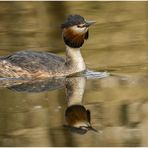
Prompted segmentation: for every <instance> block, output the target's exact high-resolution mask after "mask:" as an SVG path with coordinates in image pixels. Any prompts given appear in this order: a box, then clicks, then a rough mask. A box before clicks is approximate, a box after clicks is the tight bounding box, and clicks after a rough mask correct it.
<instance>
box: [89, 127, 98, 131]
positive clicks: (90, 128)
mask: <svg viewBox="0 0 148 148" xmlns="http://www.w3.org/2000/svg"><path fill="white" fill-rule="evenodd" d="M88 129H89V130H92V131H94V132H98V131H97V130H96V129H95V128H93V127H92V126H89V127H88Z"/></svg>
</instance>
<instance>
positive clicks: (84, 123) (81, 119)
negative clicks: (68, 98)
mask: <svg viewBox="0 0 148 148" xmlns="http://www.w3.org/2000/svg"><path fill="white" fill-rule="evenodd" d="M90 119H91V117H90V111H89V110H87V109H86V108H85V107H84V106H83V105H72V106H69V107H68V108H67V109H66V111H65V120H66V122H67V124H66V125H64V126H65V127H66V128H69V129H70V130H71V131H72V132H75V133H78V134H85V133H86V132H87V131H88V130H92V131H95V132H97V130H96V129H94V128H93V127H92V126H91V123H90Z"/></svg>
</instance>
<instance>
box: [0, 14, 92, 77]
mask: <svg viewBox="0 0 148 148" xmlns="http://www.w3.org/2000/svg"><path fill="white" fill-rule="evenodd" d="M94 23H95V21H86V20H85V19H84V18H83V17H82V16H80V15H70V16H69V17H68V18H67V20H66V21H65V22H64V23H63V24H62V25H61V28H62V36H63V40H64V42H65V45H66V58H65V59H64V58H62V57H60V56H58V55H56V54H53V53H49V52H39V51H20V52H16V53H14V54H11V55H8V56H3V57H1V58H0V77H14V78H19V77H22V78H25V77H26V78H27V77H29V78H37V77H61V76H68V75H72V74H75V73H79V72H83V71H85V70H86V65H85V62H84V60H83V57H82V56H81V52H80V48H81V46H82V45H83V43H84V40H85V39H88V28H89V26H91V25H92V24H94Z"/></svg>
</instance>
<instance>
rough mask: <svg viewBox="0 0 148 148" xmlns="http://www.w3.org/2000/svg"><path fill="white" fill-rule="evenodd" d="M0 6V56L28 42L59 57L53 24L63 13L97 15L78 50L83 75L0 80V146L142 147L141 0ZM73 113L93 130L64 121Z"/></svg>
mask: <svg viewBox="0 0 148 148" xmlns="http://www.w3.org/2000/svg"><path fill="white" fill-rule="evenodd" d="M12 5H13V7H12ZM0 8H1V9H0V18H1V20H0V22H1V23H0V55H7V54H10V53H12V52H15V51H19V50H24V49H28V48H29V49H33V50H44V51H51V52H55V53H57V54H59V55H63V54H64V48H65V47H64V44H63V42H62V39H61V30H60V29H59V24H61V23H62V22H63V21H64V20H65V18H66V16H67V15H68V14H73V13H78V14H81V15H83V16H85V17H86V18H87V19H93V20H96V21H97V23H96V24H95V25H94V26H93V27H92V28H90V35H89V40H88V41H87V42H86V43H85V45H84V47H83V48H82V55H83V57H84V59H85V62H86V64H87V67H88V69H89V71H88V72H87V74H86V75H85V76H81V77H70V78H66V79H65V78H60V79H52V80H51V79H46V80H35V81H29V83H28V81H27V80H22V79H19V80H16V79H11V80H9V81H8V80H7V79H0V105H1V107H0V146H148V126H147V125H148V93H147V90H148V76H147V73H148V52H147V49H148V38H147V37H148V28H147V24H148V17H147V9H148V5H147V2H13V3H11V2H0ZM15 8H17V9H15ZM57 9H58V10H59V12H58V13H57ZM95 72H96V73H95ZM100 72H102V73H100ZM100 74H101V75H102V78H100V77H99V76H100ZM26 81H27V82H26ZM12 84H15V85H12ZM74 104H80V106H77V107H75V106H73V105H74ZM68 109H69V110H68ZM87 110H89V111H87ZM89 112H90V117H89ZM71 114H72V116H70V117H69V115H71ZM76 114H77V115H80V116H83V115H84V116H85V117H86V115H87V118H86V120H90V123H91V126H92V127H93V128H94V129H96V130H97V131H98V132H95V131H92V130H89V131H88V132H86V133H85V134H82V131H80V130H78V129H74V128H72V127H66V126H64V125H67V122H66V121H67V120H68V121H69V120H76V119H75V115H76ZM65 115H67V116H65ZM71 118H72V119H71ZM89 118H90V119H89ZM80 133H81V134H80Z"/></svg>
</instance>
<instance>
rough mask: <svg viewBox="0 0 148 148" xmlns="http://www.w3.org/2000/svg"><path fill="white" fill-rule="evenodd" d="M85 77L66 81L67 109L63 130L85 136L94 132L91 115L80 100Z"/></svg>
mask: <svg viewBox="0 0 148 148" xmlns="http://www.w3.org/2000/svg"><path fill="white" fill-rule="evenodd" d="M85 83H86V79H85V77H71V78H69V79H67V81H66V97H67V100H68V101H67V108H66V110H65V122H66V124H65V125H64V127H65V128H67V129H69V130H70V131H71V132H74V133H78V134H81V135H83V134H85V133H87V131H89V130H91V131H95V132H97V130H96V129H94V128H93V127H92V126H91V114H90V111H89V110H87V109H86V108H85V107H84V105H82V99H83V94H84V89H85Z"/></svg>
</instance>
